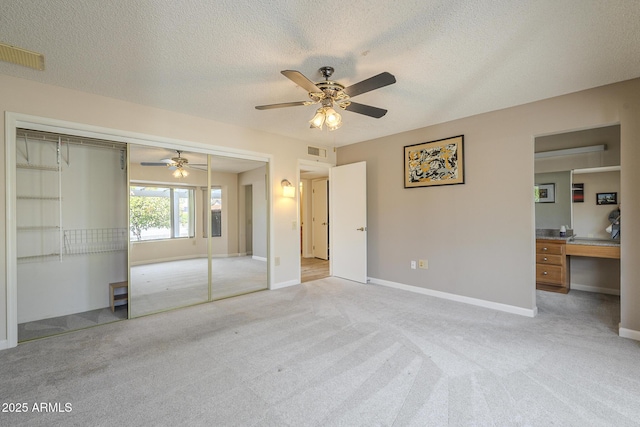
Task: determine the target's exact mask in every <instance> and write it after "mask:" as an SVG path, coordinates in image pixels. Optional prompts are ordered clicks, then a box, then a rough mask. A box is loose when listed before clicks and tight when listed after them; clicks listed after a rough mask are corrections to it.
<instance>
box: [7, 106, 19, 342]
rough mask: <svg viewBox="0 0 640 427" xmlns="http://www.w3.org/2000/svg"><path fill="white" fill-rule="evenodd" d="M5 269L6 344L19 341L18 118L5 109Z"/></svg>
mask: <svg viewBox="0 0 640 427" xmlns="http://www.w3.org/2000/svg"><path fill="white" fill-rule="evenodd" d="M4 117H5V126H4V141H5V144H4V146H5V188H6V192H5V215H6V217H5V218H6V220H5V236H6V239H7V240H6V243H5V244H6V246H5V257H6V260H5V265H6V266H7V271H6V272H5V281H6V282H5V283H6V287H7V291H6V298H7V300H6V304H7V307H6V316H7V318H6V322H7V323H6V325H7V330H6V337H7V340H6V343H7V344H6V348H11V347H16V346H17V345H18V273H17V272H18V259H17V257H16V254H17V253H18V243H17V235H16V234H17V230H16V203H15V201H16V168H15V162H16V127H17V126H16V118H15V115H13V114H11V113H10V112H8V111H7V112H5V115H4Z"/></svg>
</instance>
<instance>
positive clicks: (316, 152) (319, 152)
mask: <svg viewBox="0 0 640 427" xmlns="http://www.w3.org/2000/svg"><path fill="white" fill-rule="evenodd" d="M307 154H309V155H310V156H316V157H327V150H325V149H324V148H318V147H312V146H311V145H309V146H307Z"/></svg>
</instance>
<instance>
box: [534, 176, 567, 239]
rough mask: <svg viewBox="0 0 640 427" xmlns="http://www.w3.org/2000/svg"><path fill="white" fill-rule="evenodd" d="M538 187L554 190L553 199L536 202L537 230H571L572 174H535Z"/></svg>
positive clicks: (547, 198) (546, 198)
mask: <svg viewBox="0 0 640 427" xmlns="http://www.w3.org/2000/svg"><path fill="white" fill-rule="evenodd" d="M535 184H536V186H541V187H549V188H553V197H545V198H542V199H540V201H537V202H536V204H535V205H536V229H556V230H557V229H560V227H561V226H563V225H564V226H565V227H567V228H571V172H570V171H565V172H552V173H537V174H535Z"/></svg>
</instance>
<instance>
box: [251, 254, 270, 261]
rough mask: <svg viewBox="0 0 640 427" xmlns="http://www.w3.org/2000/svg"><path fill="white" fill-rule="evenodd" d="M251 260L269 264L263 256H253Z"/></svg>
mask: <svg viewBox="0 0 640 427" xmlns="http://www.w3.org/2000/svg"><path fill="white" fill-rule="evenodd" d="M251 259H255V260H256V261H264V262H267V259H266V258H265V257H263V256H257V255H253V256H251Z"/></svg>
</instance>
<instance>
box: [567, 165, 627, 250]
mask: <svg viewBox="0 0 640 427" xmlns="http://www.w3.org/2000/svg"><path fill="white" fill-rule="evenodd" d="M573 182H574V183H577V184H581V185H582V189H583V198H582V200H583V201H582V202H577V203H573V228H574V230H573V231H574V234H575V235H576V236H577V237H579V238H584V239H611V238H615V236H617V238H619V237H620V234H622V233H621V229H620V223H621V221H616V217H617V215H615V216H614V217H613V218H612V220H613V221H611V220H610V218H609V217H610V215H611V214H612V212H614V211H617V210H618V209H619V207H620V206H621V201H622V196H623V194H622V193H621V191H620V167H619V166H617V167H603V168H588V169H577V170H575V171H573ZM599 193H608V194H611V193H615V194H616V203H613V204H603V203H602V202H600V203H599V202H598V200H597V198H596V197H597V194H599ZM615 222H618V224H615ZM614 225H617V226H618V227H616V229H617V230H618V231H620V233H613V231H614V230H613V228H614V227H613V226H614ZM609 226H612V229H608V227H609Z"/></svg>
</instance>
